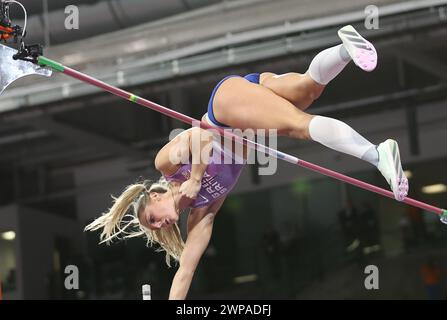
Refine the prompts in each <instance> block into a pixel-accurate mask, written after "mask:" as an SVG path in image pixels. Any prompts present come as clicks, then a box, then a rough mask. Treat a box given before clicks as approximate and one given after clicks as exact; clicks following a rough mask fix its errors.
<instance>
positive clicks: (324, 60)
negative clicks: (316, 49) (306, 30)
mask: <svg viewBox="0 0 447 320" xmlns="http://www.w3.org/2000/svg"><path fill="white" fill-rule="evenodd" d="M350 61H351V57H350V56H349V53H348V51H347V50H346V49H345V47H344V46H343V45H342V44H340V45H338V46H335V47H331V48H329V49H326V50H323V51H321V52H320V53H319V54H317V55H316V56H315V58H313V60H312V62H311V63H310V66H309V69H308V70H307V74H308V75H309V76H310V77H311V78H312V79H313V80H314V81H316V82H318V83H319V84H322V85H327V84H328V83H329V82H330V81H331V80H332V79H334V78H335V77H336V76H337V75H338V74H339V73H340V72H341V71H342V70H343V69H344V68H345V67H346V66H347V64H348V63H349V62H350Z"/></svg>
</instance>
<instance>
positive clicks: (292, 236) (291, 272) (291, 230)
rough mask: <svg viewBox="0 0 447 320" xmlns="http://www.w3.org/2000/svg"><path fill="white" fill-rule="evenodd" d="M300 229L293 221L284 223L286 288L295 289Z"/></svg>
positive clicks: (281, 243)
mask: <svg viewBox="0 0 447 320" xmlns="http://www.w3.org/2000/svg"><path fill="white" fill-rule="evenodd" d="M297 229H298V227H297V225H296V223H295V222H294V221H293V220H286V221H284V222H283V223H282V226H281V234H280V245H281V253H282V254H281V256H282V260H283V270H284V272H283V273H282V274H283V283H284V287H285V288H289V289H290V290H293V289H294V284H295V270H297V265H296V264H297V257H298V252H297V251H298V231H297Z"/></svg>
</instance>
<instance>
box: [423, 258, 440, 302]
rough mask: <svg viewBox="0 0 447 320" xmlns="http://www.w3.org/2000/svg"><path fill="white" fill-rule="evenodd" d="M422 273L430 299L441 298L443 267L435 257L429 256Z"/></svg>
mask: <svg viewBox="0 0 447 320" xmlns="http://www.w3.org/2000/svg"><path fill="white" fill-rule="evenodd" d="M421 275H422V281H423V282H424V286H425V289H426V292H427V296H428V299H430V300H439V299H441V268H440V267H439V266H438V265H437V263H436V261H435V259H434V258H433V257H429V258H428V259H427V261H426V262H425V263H424V264H423V265H422V267H421Z"/></svg>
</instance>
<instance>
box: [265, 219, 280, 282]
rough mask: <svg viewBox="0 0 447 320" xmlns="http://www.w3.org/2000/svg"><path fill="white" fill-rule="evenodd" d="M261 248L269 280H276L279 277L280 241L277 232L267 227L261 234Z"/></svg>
mask: <svg viewBox="0 0 447 320" xmlns="http://www.w3.org/2000/svg"><path fill="white" fill-rule="evenodd" d="M261 246H262V250H263V253H264V254H265V256H266V258H267V264H268V268H269V272H268V273H269V274H270V276H271V278H273V279H278V278H280V277H281V265H280V259H279V258H280V257H279V254H280V240H279V235H278V232H277V231H276V230H275V229H274V228H273V227H272V226H271V225H267V226H266V228H265V229H264V233H263V234H262V239H261Z"/></svg>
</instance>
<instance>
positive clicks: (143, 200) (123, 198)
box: [84, 177, 185, 267]
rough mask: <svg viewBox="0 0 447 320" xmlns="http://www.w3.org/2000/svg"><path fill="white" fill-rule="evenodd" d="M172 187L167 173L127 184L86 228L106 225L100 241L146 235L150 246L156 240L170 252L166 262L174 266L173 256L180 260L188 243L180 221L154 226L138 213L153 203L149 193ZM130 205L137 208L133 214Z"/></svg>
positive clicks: (163, 248)
mask: <svg viewBox="0 0 447 320" xmlns="http://www.w3.org/2000/svg"><path fill="white" fill-rule="evenodd" d="M169 187H170V186H169V182H168V181H166V179H165V178H164V177H161V178H160V179H159V180H158V181H156V182H151V181H148V180H146V181H143V182H141V183H135V184H132V185H129V186H127V187H126V188H125V190H124V192H123V193H122V194H121V195H120V196H119V197H118V198H115V197H113V196H112V198H113V199H114V203H113V206H112V207H111V208H110V209H109V210H108V211H107V212H105V213H103V214H102V216H101V217H99V218H97V219H96V220H95V221H93V222H92V223H90V224H89V225H87V226H86V227H85V229H84V231H95V230H98V229H101V228H102V229H103V230H102V232H101V236H100V240H101V241H100V243H104V242H105V243H107V244H110V243H111V242H112V240H113V239H126V238H134V237H140V236H145V237H146V238H147V245H148V246H153V245H154V243H156V244H158V245H159V248H157V251H165V252H166V264H167V265H168V266H169V267H170V266H171V258H172V259H174V261H176V262H178V261H179V260H180V256H181V254H182V251H183V248H184V245H185V244H184V242H183V239H182V236H181V234H180V229H179V227H178V225H177V223H175V224H173V225H170V226H168V227H166V228H162V229H157V230H151V229H148V228H146V227H144V226H143V225H141V223H140V221H139V219H138V214H139V213H140V212H141V210H144V208H145V207H146V205H147V204H148V203H150V198H149V193H150V192H158V193H165V192H167V191H168V190H169ZM130 207H132V209H133V214H127V212H128V210H129V208H130ZM127 218H128V220H127ZM121 235H124V236H121Z"/></svg>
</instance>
